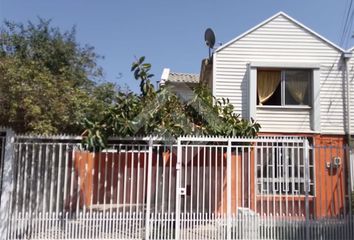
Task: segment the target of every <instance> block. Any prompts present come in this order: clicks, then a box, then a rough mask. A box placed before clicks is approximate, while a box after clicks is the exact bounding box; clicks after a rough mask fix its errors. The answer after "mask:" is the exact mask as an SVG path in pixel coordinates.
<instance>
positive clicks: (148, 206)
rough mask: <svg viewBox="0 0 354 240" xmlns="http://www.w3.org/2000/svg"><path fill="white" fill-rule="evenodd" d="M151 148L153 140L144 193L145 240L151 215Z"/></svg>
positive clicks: (150, 152) (150, 143)
mask: <svg viewBox="0 0 354 240" xmlns="http://www.w3.org/2000/svg"><path fill="white" fill-rule="evenodd" d="M152 147H153V139H152V137H150V139H149V153H148V154H149V155H148V174H147V193H146V216H145V240H148V239H149V238H150V214H151V209H150V207H151V177H152V176H151V175H152Z"/></svg>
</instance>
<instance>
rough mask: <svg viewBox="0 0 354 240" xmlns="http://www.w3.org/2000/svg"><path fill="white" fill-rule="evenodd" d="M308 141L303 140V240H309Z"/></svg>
mask: <svg viewBox="0 0 354 240" xmlns="http://www.w3.org/2000/svg"><path fill="white" fill-rule="evenodd" d="M309 150H310V148H309V141H308V139H305V140H304V163H305V221H306V222H305V223H306V224H305V239H306V240H310V233H309V215H310V209H309V192H310V163H309Z"/></svg>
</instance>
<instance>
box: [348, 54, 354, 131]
mask: <svg viewBox="0 0 354 240" xmlns="http://www.w3.org/2000/svg"><path fill="white" fill-rule="evenodd" d="M352 53H353V54H354V51H353V50H352ZM348 67H349V84H350V93H349V96H350V123H351V124H350V126H351V128H350V132H351V134H354V56H352V58H351V59H350V60H349V63H348Z"/></svg>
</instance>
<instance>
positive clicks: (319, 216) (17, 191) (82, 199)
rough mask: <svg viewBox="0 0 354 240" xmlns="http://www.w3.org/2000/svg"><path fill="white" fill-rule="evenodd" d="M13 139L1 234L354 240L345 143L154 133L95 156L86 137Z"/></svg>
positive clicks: (123, 141)
mask: <svg viewBox="0 0 354 240" xmlns="http://www.w3.org/2000/svg"><path fill="white" fill-rule="evenodd" d="M2 136H3V139H4V140H2V144H3V147H2V149H5V145H6V142H5V140H7V141H8V142H9V141H10V138H9V137H6V136H5V135H2ZM12 141H13V142H12V143H11V146H12V148H9V149H10V150H11V149H12V150H11V156H12V157H11V159H10V160H11V161H10V163H11V166H12V168H13V171H12V172H11V174H12V179H11V181H10V188H8V189H11V199H10V200H11V201H10V203H11V205H9V207H8V209H7V212H8V214H9V216H8V218H7V220H8V222H7V223H6V235H5V236H6V238H4V239H29V238H30V239H113V238H115V239H310V238H313V239H333V238H334V237H340V239H352V238H353V234H354V233H353V231H354V226H353V218H352V216H353V215H352V208H353V205H354V204H353V199H352V191H351V187H352V185H351V181H350V179H351V174H352V173H351V172H350V170H349V169H350V167H351V166H353V164H351V162H350V161H351V160H350V158H349V151H348V149H347V148H346V147H345V146H340V147H338V146H311V145H310V144H309V141H308V140H307V139H304V138H295V137H259V138H255V139H249V138H219V137H181V138H178V139H177V140H169V139H161V138H157V137H146V138H124V139H120V138H112V139H110V141H109V145H108V148H107V149H104V150H102V151H99V149H96V150H97V151H93V152H88V151H85V146H82V145H81V138H80V137H70V136H59V137H55V136H51V137H38V136H37V137H34V136H13V138H12ZM1 151H2V152H4V151H3V150H1V149H0V153H1ZM2 154H3V155H4V156H5V154H4V153H2ZM0 156H1V155H0ZM3 159H5V157H3ZM5 210H6V209H5ZM2 211H4V210H2ZM2 225H4V223H3V224H2Z"/></svg>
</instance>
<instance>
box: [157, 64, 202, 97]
mask: <svg viewBox="0 0 354 240" xmlns="http://www.w3.org/2000/svg"><path fill="white" fill-rule="evenodd" d="M198 82H199V75H198V74H191V73H175V72H171V71H170V69H168V68H165V69H164V70H163V72H162V75H161V81H160V83H159V85H160V87H161V86H165V87H166V88H168V89H169V90H171V91H172V92H174V93H176V94H177V95H178V96H179V97H180V98H181V99H183V100H185V101H188V100H189V99H191V98H192V97H193V89H194V88H195V87H196V86H197V84H198Z"/></svg>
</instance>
